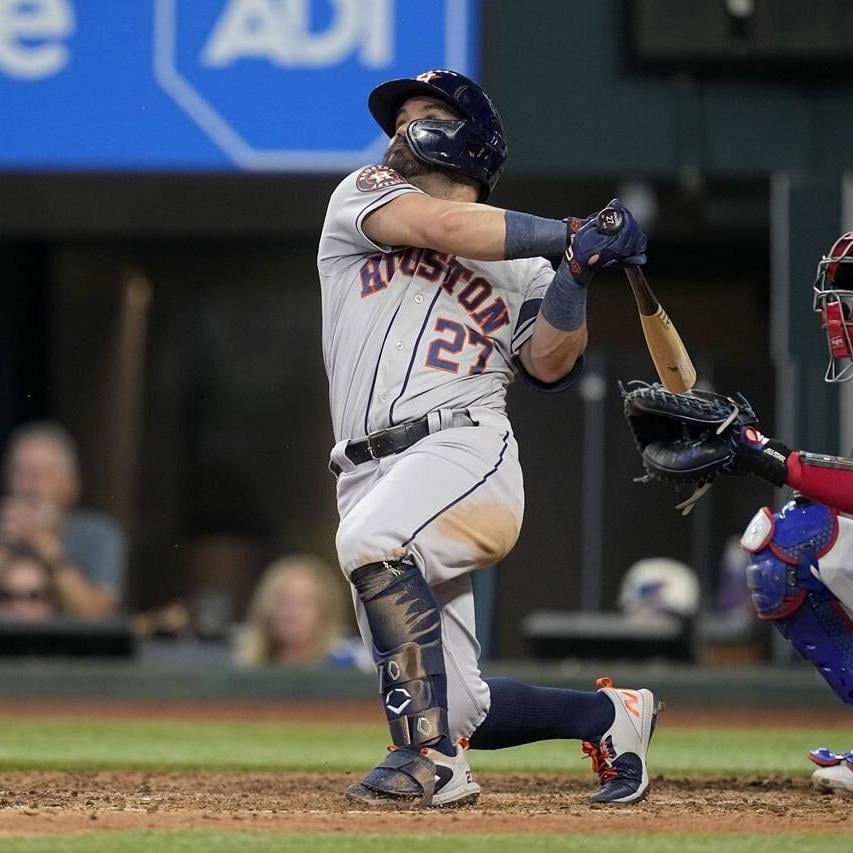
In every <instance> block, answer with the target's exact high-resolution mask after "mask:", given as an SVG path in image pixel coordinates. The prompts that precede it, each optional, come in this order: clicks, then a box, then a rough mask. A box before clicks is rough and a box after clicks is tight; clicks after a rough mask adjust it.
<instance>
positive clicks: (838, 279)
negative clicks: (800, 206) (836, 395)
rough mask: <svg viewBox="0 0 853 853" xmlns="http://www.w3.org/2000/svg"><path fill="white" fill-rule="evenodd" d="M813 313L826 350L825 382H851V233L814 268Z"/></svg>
mask: <svg viewBox="0 0 853 853" xmlns="http://www.w3.org/2000/svg"><path fill="white" fill-rule="evenodd" d="M814 310H815V311H817V313H818V314H820V319H821V325H822V326H823V328H824V331H825V332H826V340H827V345H828V347H829V365H828V366H827V368H826V376H825V377H824V378H825V379H826V381H827V382H846V381H847V380H848V379H853V231H848V232H847V233H846V234H842V235H841V237H839V238H838V239H837V240H836V241H835V243H834V244H833V246H832V248H831V249H830V250H829V253H828V254H826V255H824V256H823V257H822V258H821V259H820V263H819V264H818V265H817V278H816V279H815V283H814Z"/></svg>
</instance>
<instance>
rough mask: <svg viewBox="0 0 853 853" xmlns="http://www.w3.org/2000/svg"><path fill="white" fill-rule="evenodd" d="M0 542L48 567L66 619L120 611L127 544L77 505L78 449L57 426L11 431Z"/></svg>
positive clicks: (114, 528) (107, 522) (103, 519)
mask: <svg viewBox="0 0 853 853" xmlns="http://www.w3.org/2000/svg"><path fill="white" fill-rule="evenodd" d="M4 473H5V479H6V489H7V494H6V497H5V498H4V499H3V501H2V503H0V543H2V544H4V545H12V546H20V547H27V548H29V549H31V550H32V551H34V552H35V553H36V554H37V555H38V556H39V557H40V558H41V559H42V560H43V561H45V562H46V563H48V564H50V565H52V566H53V567H54V576H55V582H56V585H57V587H58V588H59V589H60V590H61V594H62V596H63V598H64V600H65V601H66V604H67V612H68V614H69V615H72V616H83V617H92V618H97V617H103V616H108V615H110V614H112V613H114V612H115V611H116V610H117V609H118V606H119V602H120V596H121V589H122V584H123V581H124V572H125V560H126V542H125V537H124V534H123V532H122V531H121V529H120V528H119V526H118V525H117V524H116V523H115V522H114V521H113V520H112V519H110V518H109V517H107V516H105V515H103V514H101V513H97V512H93V511H91V510H84V509H77V508H76V507H75V505H76V503H77V500H78V498H79V493H80V475H79V469H78V463H77V450H76V447H75V445H74V441H73V439H72V438H71V436H70V435H69V434H68V432H67V431H66V430H65V429H64V428H63V427H62V426H60V425H59V424H54V423H50V422H36V423H31V424H25V425H24V426H22V427H19V428H18V430H17V431H16V432H15V433H13V435H12V438H11V439H10V441H9V445H8V447H7V451H6V460H5V467H4Z"/></svg>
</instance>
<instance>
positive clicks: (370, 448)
mask: <svg viewBox="0 0 853 853" xmlns="http://www.w3.org/2000/svg"><path fill="white" fill-rule="evenodd" d="M374 435H376V433H368V434H367V452H368V453H369V454H370V458H371V459H379V457H378V456H377V455H376V453H375V452H374V450H373V436H374Z"/></svg>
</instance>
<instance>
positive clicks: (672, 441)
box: [622, 381, 758, 515]
mask: <svg viewBox="0 0 853 853" xmlns="http://www.w3.org/2000/svg"><path fill="white" fill-rule="evenodd" d="M628 386H629V387H628V388H626V387H625V386H622V404H623V409H624V412H625V417H626V418H627V420H628V425H629V426H630V427H631V432H632V433H633V434H634V442H635V444H636V445H637V450H638V451H639V453H640V456H641V457H642V459H643V467H644V468H645V469H646V475H645V477H643V478H642V479H643V480H666V481H669V482H673V483H676V484H687V485H691V486H693V487H694V488H695V491H694V492H693V494H691V495H690V497H689V498H687V500H685V501H682V502H681V503H680V504H678V505H677V508H678V509H681V510H682V512H683V513H684V514H685V515H686V514H687V513H688V512H690V510H691V509H693V506H694V504H695V503H696V501H697V500H698V499H699V498H700V497H701V496H702V495H703V494H704V493H705V492H706V491H707V490H708V488H709V487H710V485H711V483H712V482H713V480H714V477H716V476H717V474H719V473H720V472H725V473H729V474H737V473H741V470H739V466H738V464H737V447H738V437H739V435H740V431H741V429H742V428H743V427H745V426H748V425H751V424H755V423H757V422H758V419H757V418H756V416H755V413H754V412H753V410H752V406H750V404H749V401H748V400H747V399H746V398H745V397H744V396H743V395H742V394H736V395H735V396H734V397H726V396H724V395H722V394H715V393H714V392H712V391H688V392H686V393H684V394H674V393H673V392H671V391H667V390H666V388H664V387H663V385H660V384H657V383H655V384H654V385H649V384H647V383H645V382H639V381H634V382H629V383H628ZM629 389H630V390H629Z"/></svg>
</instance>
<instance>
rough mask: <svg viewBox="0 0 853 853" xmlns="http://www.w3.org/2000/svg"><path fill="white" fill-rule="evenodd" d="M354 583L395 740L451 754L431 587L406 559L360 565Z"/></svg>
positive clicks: (441, 654) (438, 627) (437, 622)
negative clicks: (369, 632) (362, 608)
mask: <svg viewBox="0 0 853 853" xmlns="http://www.w3.org/2000/svg"><path fill="white" fill-rule="evenodd" d="M352 583H353V585H354V586H355V588H356V591H357V592H358V595H359V598H360V599H361V601H362V603H363V604H364V609H365V612H366V613H367V620H368V622H369V624H370V631H371V633H372V635H373V656H374V659H375V660H376V666H377V668H378V670H379V689H380V691H381V693H382V701H383V704H384V706H385V714H386V717H387V718H388V726H389V728H390V730H391V739H392V741H393V742H394V744H395V746H398V747H403V748H408V749H413V750H418V749H419V748H420V747H422V746H432V747H434V748H436V749H438V750H440V751H442V752H446V753H447V754H448V755H452V754H453V753H454V749H453V746H452V745H451V743H450V737H449V727H448V723H447V674H446V672H445V668H444V652H443V650H442V643H441V619H440V617H439V612H438V606H437V604H436V601H435V596H434V595H433V592H432V589H431V588H430V586H429V584H428V583H427V581H426V579H425V578H424V576H423V575H422V574H421V573H420V571H419V570H418V568H417V567H416V566H415V565H414V564H413V563H411V562H409V561H408V560H399V561H395V562H387V561H386V562H382V563H370V564H368V565H366V566H361V567H360V568H358V569H356V570H355V571H354V572H353V573H352Z"/></svg>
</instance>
